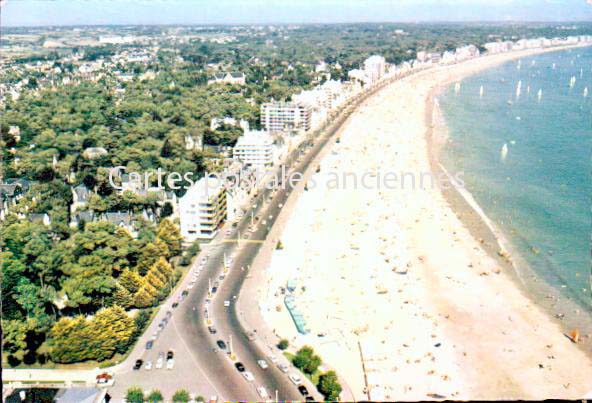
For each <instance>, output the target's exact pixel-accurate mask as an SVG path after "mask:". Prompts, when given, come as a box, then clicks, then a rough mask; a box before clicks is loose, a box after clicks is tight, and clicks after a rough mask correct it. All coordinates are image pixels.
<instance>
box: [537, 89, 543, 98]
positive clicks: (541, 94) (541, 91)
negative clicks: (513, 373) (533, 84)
mask: <svg viewBox="0 0 592 403" xmlns="http://www.w3.org/2000/svg"><path fill="white" fill-rule="evenodd" d="M537 98H538V100H539V101H540V100H541V99H542V98H543V90H542V89H540V90H539V92H538V93H537Z"/></svg>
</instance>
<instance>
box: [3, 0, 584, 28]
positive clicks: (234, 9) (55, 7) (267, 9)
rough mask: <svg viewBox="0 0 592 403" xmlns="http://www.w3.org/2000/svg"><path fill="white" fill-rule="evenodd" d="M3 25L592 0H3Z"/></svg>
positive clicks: (475, 8) (265, 17)
mask: <svg viewBox="0 0 592 403" xmlns="http://www.w3.org/2000/svg"><path fill="white" fill-rule="evenodd" d="M0 1H1V2H2V4H3V6H2V9H1V15H0V24H1V25H2V26H44V25H103V24H119V25H121V24H124V25H126V24H129V25H131V24H245V23H340V22H391V21H392V22H423V21H582V20H583V21H592V0H0Z"/></svg>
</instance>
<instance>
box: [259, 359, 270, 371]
mask: <svg viewBox="0 0 592 403" xmlns="http://www.w3.org/2000/svg"><path fill="white" fill-rule="evenodd" d="M257 365H259V366H260V367H261V369H267V368H269V365H267V362H266V361H265V360H257Z"/></svg>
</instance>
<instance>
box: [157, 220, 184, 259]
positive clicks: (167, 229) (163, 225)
mask: <svg viewBox="0 0 592 403" xmlns="http://www.w3.org/2000/svg"><path fill="white" fill-rule="evenodd" d="M156 236H157V237H158V238H160V239H162V240H163V242H164V243H166V245H167V246H168V248H169V252H170V255H171V256H176V255H178V254H180V253H181V246H182V243H183V237H182V236H181V232H180V231H179V228H178V227H177V226H176V225H175V224H173V223H172V221H170V220H168V219H164V220H162V221H161V222H160V224H159V225H158V232H157V233H156Z"/></svg>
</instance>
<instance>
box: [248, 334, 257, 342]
mask: <svg viewBox="0 0 592 403" xmlns="http://www.w3.org/2000/svg"><path fill="white" fill-rule="evenodd" d="M247 338H248V339H249V340H250V341H253V340H255V339H256V336H255V333H253V332H248V333H247Z"/></svg>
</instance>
